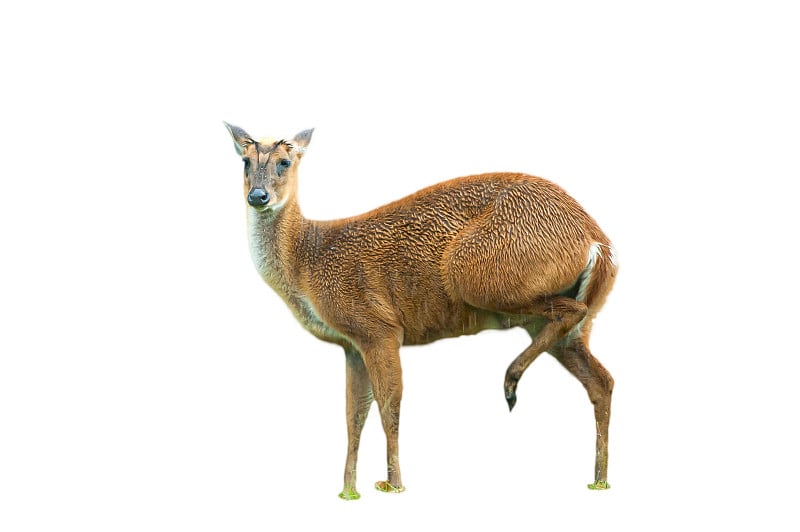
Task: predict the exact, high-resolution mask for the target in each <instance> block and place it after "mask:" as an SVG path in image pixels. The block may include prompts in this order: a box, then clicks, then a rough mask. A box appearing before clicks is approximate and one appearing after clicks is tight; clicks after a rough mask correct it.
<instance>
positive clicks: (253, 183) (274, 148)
mask: <svg viewBox="0 0 800 532" xmlns="http://www.w3.org/2000/svg"><path fill="white" fill-rule="evenodd" d="M225 127H227V128H228V132H229V133H230V134H231V137H233V143H234V146H235V148H236V153H238V154H239V156H240V157H241V158H242V160H243V161H244V193H245V197H246V198H247V203H248V205H250V207H251V208H253V209H256V210H258V211H270V210H271V211H275V210H278V209H280V208H281V207H282V206H283V205H285V204H286V202H287V201H289V200H290V199H291V198H292V197H293V196H294V194H295V191H296V190H297V166H298V164H299V162H300V159H301V158H302V156H303V153H304V152H305V150H306V147H307V146H308V143H309V142H310V141H311V134H312V133H313V132H314V130H313V129H306V130H305V131H301V132H300V133H298V134H297V135H295V136H294V138H293V139H292V140H288V141H287V140H277V141H272V140H260V141H256V140H253V137H251V136H250V135H249V134H248V133H247V132H246V131H245V130H243V129H242V128H240V127H236V126H234V125H231V124H228V123H227V122H225Z"/></svg>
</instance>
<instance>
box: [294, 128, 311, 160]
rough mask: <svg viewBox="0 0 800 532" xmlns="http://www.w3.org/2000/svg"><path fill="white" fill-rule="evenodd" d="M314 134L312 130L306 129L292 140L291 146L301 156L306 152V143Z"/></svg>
mask: <svg viewBox="0 0 800 532" xmlns="http://www.w3.org/2000/svg"><path fill="white" fill-rule="evenodd" d="M312 133H314V130H313V129H306V130H305V131H301V132H300V133H298V134H297V135H295V136H294V138H293V139H292V145H293V146H294V147H295V148H297V150H298V151H299V152H300V153H301V154H302V153H304V152H305V151H306V148H307V147H308V143H309V142H311V135H312Z"/></svg>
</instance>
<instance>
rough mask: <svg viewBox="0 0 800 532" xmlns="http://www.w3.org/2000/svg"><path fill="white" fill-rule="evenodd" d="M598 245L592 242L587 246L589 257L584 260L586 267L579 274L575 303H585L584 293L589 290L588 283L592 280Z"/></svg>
mask: <svg viewBox="0 0 800 532" xmlns="http://www.w3.org/2000/svg"><path fill="white" fill-rule="evenodd" d="M600 245H601V244H600V243H599V242H594V243H593V244H592V245H591V246H589V257H588V258H587V259H586V267H585V268H584V269H583V272H582V273H581V283H580V285H579V286H578V295H576V296H575V299H576V300H577V301H586V291H587V290H588V289H589V282H590V281H591V280H592V271H593V270H594V265H595V264H596V263H597V257H598V255H600Z"/></svg>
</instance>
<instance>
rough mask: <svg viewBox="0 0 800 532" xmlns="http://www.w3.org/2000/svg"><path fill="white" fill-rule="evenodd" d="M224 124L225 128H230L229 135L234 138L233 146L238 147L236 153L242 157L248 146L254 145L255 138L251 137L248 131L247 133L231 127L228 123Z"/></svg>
mask: <svg viewBox="0 0 800 532" xmlns="http://www.w3.org/2000/svg"><path fill="white" fill-rule="evenodd" d="M222 123H223V124H225V127H226V128H228V133H230V134H231V137H233V145H234V146H235V147H236V153H238V154H239V155H240V156H241V155H242V153H244V149H245V148H246V147H247V146H248V145H250V144H253V143H254V142H255V141H254V140H253V137H251V136H250V135H249V134H248V133H247V131H245V130H244V129H242V128H240V127H237V126H234V125H231V124H229V123H227V122H222Z"/></svg>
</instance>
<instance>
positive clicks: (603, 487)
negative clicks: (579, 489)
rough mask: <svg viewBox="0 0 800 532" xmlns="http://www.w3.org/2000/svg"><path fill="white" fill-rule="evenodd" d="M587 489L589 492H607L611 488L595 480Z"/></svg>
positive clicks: (602, 481) (601, 481) (604, 482)
mask: <svg viewBox="0 0 800 532" xmlns="http://www.w3.org/2000/svg"><path fill="white" fill-rule="evenodd" d="M588 487H589V489H590V490H607V489H609V488H610V487H611V486H610V485H609V484H608V482H606V481H605V480H597V481H595V482H594V484H589V486H588Z"/></svg>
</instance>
